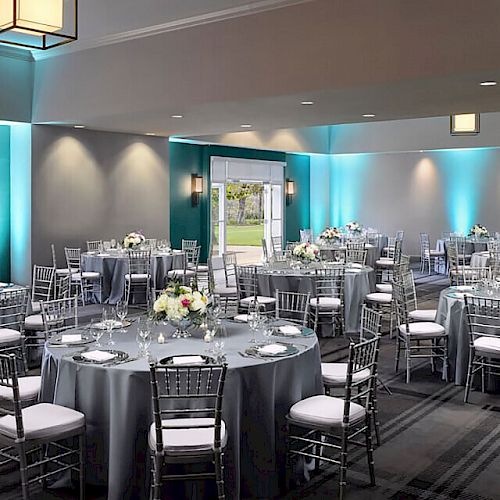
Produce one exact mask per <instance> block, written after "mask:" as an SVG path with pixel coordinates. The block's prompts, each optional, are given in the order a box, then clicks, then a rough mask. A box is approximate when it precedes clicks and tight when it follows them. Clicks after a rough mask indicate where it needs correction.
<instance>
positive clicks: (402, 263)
mask: <svg viewBox="0 0 500 500" xmlns="http://www.w3.org/2000/svg"><path fill="white" fill-rule="evenodd" d="M409 269H410V256H409V255H401V256H400V258H399V262H398V263H397V264H394V267H393V269H392V278H393V279H397V277H398V276H400V275H401V274H402V273H406V272H408V271H409ZM375 289H376V291H377V292H381V293H392V284H391V282H387V281H385V282H383V283H377V284H376V285H375Z"/></svg>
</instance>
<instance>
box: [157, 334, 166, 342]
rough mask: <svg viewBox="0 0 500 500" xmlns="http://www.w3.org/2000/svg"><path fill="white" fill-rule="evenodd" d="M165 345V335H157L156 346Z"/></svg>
mask: <svg viewBox="0 0 500 500" xmlns="http://www.w3.org/2000/svg"><path fill="white" fill-rule="evenodd" d="M164 343H165V335H163V333H160V334H159V335H158V344H164Z"/></svg>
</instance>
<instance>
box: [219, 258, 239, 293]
mask: <svg viewBox="0 0 500 500" xmlns="http://www.w3.org/2000/svg"><path fill="white" fill-rule="evenodd" d="M222 263H223V265H224V277H225V279H226V286H227V287H230V286H236V266H237V265H238V260H237V256H236V252H227V253H223V254H222Z"/></svg>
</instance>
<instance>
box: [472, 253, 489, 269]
mask: <svg viewBox="0 0 500 500" xmlns="http://www.w3.org/2000/svg"><path fill="white" fill-rule="evenodd" d="M489 262H490V254H489V252H476V253H473V254H472V257H471V259H470V265H471V266H472V267H488V265H489Z"/></svg>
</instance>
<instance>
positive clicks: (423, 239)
mask: <svg viewBox="0 0 500 500" xmlns="http://www.w3.org/2000/svg"><path fill="white" fill-rule="evenodd" d="M420 254H421V256H422V257H424V258H429V257H430V255H431V244H430V242H429V235H428V234H427V233H420Z"/></svg>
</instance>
